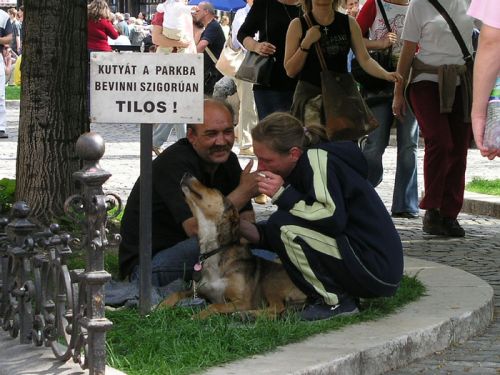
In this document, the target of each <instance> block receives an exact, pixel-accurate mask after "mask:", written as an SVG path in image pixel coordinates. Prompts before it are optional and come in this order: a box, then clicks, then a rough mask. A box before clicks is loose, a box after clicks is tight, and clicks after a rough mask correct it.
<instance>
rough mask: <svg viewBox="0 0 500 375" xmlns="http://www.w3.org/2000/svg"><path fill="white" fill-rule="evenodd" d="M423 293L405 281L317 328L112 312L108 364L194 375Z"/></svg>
mask: <svg viewBox="0 0 500 375" xmlns="http://www.w3.org/2000/svg"><path fill="white" fill-rule="evenodd" d="M424 293H425V287H424V286H423V284H422V283H421V282H420V281H418V280H417V278H416V277H407V276H405V277H404V278H403V281H402V284H401V288H400V289H399V290H398V292H397V293H396V295H395V296H394V297H391V298H377V299H371V300H366V301H364V302H363V304H362V307H363V309H362V312H361V313H360V314H358V315H356V316H351V317H340V318H336V319H331V320H326V321H319V322H314V323H307V322H301V321H299V320H298V319H297V317H296V315H295V314H289V315H287V316H286V317H285V318H283V319H280V320H277V321H272V320H269V319H257V320H256V321H255V322H251V323H248V322H246V323H242V322H241V320H239V319H237V318H235V317H231V316H222V315H221V316H214V317H212V318H210V319H208V320H203V321H199V320H191V314H192V313H193V310H192V309H188V308H175V309H157V310H154V311H153V312H152V313H151V314H150V315H148V316H146V317H143V316H140V315H139V313H138V312H137V310H135V309H124V310H117V311H110V312H107V313H106V317H107V318H109V319H110V320H111V321H112V322H113V328H112V329H111V330H110V331H109V332H108V333H107V342H106V343H107V358H108V364H109V365H111V366H113V367H115V368H118V369H119V370H122V371H124V372H126V373H127V374H129V375H138V374H144V375H146V374H147V375H154V374H158V375H164V374H172V375H173V374H175V375H182V374H192V373H196V372H200V371H202V370H206V369H207V368H209V367H212V366H216V365H221V364H223V363H227V362H231V361H234V360H237V359H241V358H245V357H249V356H251V355H255V354H259V353H263V352H268V351H272V350H275V349H276V348H277V347H278V346H281V345H286V344H290V343H292V342H297V341H301V340H304V339H305V338H307V337H309V336H311V335H314V334H317V333H321V332H327V331H331V330H336V329H339V328H341V327H344V326H346V325H349V324H356V323H360V322H365V321H369V320H374V319H378V318H380V317H383V316H386V315H388V314H390V313H393V312H395V311H396V310H397V309H399V308H401V307H402V306H403V305H405V304H407V303H409V302H411V301H415V300H417V299H418V298H420V297H421V296H422V295H424Z"/></svg>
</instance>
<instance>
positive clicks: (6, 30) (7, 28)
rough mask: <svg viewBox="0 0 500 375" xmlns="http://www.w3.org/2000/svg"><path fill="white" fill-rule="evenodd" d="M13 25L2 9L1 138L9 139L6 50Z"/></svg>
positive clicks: (0, 14) (0, 33)
mask: <svg viewBox="0 0 500 375" xmlns="http://www.w3.org/2000/svg"><path fill="white" fill-rule="evenodd" d="M12 33H13V31H12V23H11V22H10V17H9V14H8V13H7V12H5V11H4V10H1V9H0V52H1V56H2V58H0V138H8V137H9V135H8V134H7V111H6V109H5V76H6V72H5V68H6V67H5V62H4V59H3V57H4V49H5V46H9V45H10V43H11V42H12Z"/></svg>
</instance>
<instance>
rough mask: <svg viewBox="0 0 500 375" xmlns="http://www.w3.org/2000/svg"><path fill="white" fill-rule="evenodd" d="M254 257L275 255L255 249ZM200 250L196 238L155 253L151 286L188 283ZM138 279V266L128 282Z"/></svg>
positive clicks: (269, 258) (273, 257) (152, 262)
mask: <svg viewBox="0 0 500 375" xmlns="http://www.w3.org/2000/svg"><path fill="white" fill-rule="evenodd" d="M252 252H253V253H254V255H256V256H259V257H261V258H264V259H268V260H273V259H275V258H276V254H275V253H273V252H271V251H268V250H261V249H256V250H252ZM199 256H200V248H199V246H198V238H197V237H191V238H188V239H187V240H184V241H181V242H179V243H177V244H176V245H174V246H172V247H169V248H167V249H165V250H161V251H159V252H157V253H156V254H155V255H154V256H153V259H152V260H151V271H152V281H151V283H152V285H153V286H156V287H161V286H165V285H168V284H170V283H171V282H172V281H174V280H177V279H183V280H185V281H189V280H191V278H192V275H193V267H194V265H195V264H196V263H197V262H198V259H199ZM138 279H139V266H136V267H135V269H134V270H133V271H132V273H131V275H130V281H135V280H138Z"/></svg>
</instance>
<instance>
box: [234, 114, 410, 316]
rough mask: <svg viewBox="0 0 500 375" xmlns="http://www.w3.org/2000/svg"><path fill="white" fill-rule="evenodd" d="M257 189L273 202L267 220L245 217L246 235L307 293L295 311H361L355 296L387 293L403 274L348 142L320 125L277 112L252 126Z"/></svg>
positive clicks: (391, 234) (387, 220) (383, 215)
mask: <svg viewBox="0 0 500 375" xmlns="http://www.w3.org/2000/svg"><path fill="white" fill-rule="evenodd" d="M252 138H253V148H254V152H255V155H256V156H257V159H258V163H259V164H258V176H257V181H258V188H259V192H260V193H264V194H266V195H268V196H270V197H272V200H273V203H274V204H275V205H276V206H277V209H276V211H275V212H274V213H273V214H271V216H270V217H269V220H268V221H267V222H266V223H259V224H257V225H254V224H252V223H248V222H245V221H244V220H243V221H242V225H241V230H242V233H243V235H244V236H245V237H246V238H247V239H248V240H250V241H251V242H252V243H254V244H258V245H257V247H259V248H263V249H272V250H274V251H276V252H277V254H278V256H279V258H280V260H281V262H282V263H283V266H284V267H285V269H286V271H287V273H288V275H289V276H290V278H291V279H292V281H293V282H294V284H295V285H296V286H297V287H298V288H300V289H301V290H302V292H304V293H305V294H306V296H308V305H307V306H306V307H305V308H304V310H303V311H301V312H300V313H299V316H300V317H301V318H302V319H304V320H320V319H328V318H333V317H336V316H341V315H351V314H355V313H357V312H358V298H360V297H362V298H371V297H380V296H391V295H393V294H394V293H395V292H396V290H397V289H398V287H399V284H400V282H401V278H402V275H403V248H402V244H401V240H400V238H399V235H398V233H397V231H396V228H395V227H394V224H393V222H392V220H391V217H390V216H389V213H388V212H387V209H386V208H385V206H384V204H383V203H382V201H381V199H380V198H379V196H378V194H377V192H376V191H375V189H374V188H373V187H372V186H371V184H370V183H369V182H368V181H367V180H366V173H367V165H366V160H365V158H364V157H363V154H362V153H361V150H360V149H359V147H358V146H357V145H356V143H354V142H351V141H344V142H329V141H328V139H327V136H326V130H325V128H324V127H323V126H320V125H307V126H305V127H304V126H303V124H302V123H301V122H300V121H299V120H298V119H297V118H295V117H293V116H292V115H290V114H286V113H274V114H272V115H269V116H268V117H266V118H265V119H264V120H262V121H261V122H260V123H259V124H257V126H256V127H255V128H254V129H253V130H252Z"/></svg>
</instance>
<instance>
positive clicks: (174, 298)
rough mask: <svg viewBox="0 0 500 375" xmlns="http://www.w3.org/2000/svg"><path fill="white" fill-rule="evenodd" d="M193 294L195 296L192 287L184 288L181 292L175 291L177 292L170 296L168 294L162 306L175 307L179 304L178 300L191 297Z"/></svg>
mask: <svg viewBox="0 0 500 375" xmlns="http://www.w3.org/2000/svg"><path fill="white" fill-rule="evenodd" d="M192 296H193V290H192V289H189V290H183V291H181V292H175V293H172V294H171V295H170V296H168V297H167V298H166V299H165V300H163V301H162V302H161V303H160V306H161V307H174V306H175V305H176V304H177V302H179V301H180V300H182V299H184V298H189V297H192Z"/></svg>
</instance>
